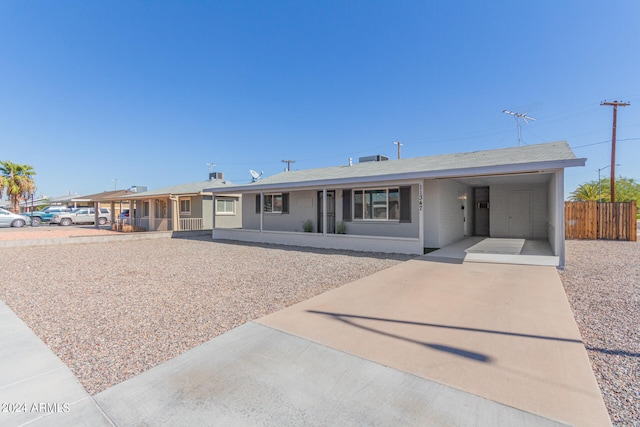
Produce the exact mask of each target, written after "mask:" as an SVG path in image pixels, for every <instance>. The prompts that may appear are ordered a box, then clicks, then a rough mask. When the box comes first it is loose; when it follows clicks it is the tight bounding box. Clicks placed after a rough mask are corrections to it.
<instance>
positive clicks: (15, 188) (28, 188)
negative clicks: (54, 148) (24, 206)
mask: <svg viewBox="0 0 640 427" xmlns="http://www.w3.org/2000/svg"><path fill="white" fill-rule="evenodd" d="M0 174H2V175H1V176H0V197H2V194H3V193H4V192H5V191H6V194H7V197H8V198H9V200H11V210H12V211H13V212H14V213H18V212H20V201H21V200H26V198H27V195H28V194H29V193H32V192H33V191H34V190H35V188H36V184H35V182H34V181H33V175H35V174H36V172H35V171H34V170H33V167H32V166H30V165H20V164H17V163H13V162H9V161H6V162H3V161H0Z"/></svg>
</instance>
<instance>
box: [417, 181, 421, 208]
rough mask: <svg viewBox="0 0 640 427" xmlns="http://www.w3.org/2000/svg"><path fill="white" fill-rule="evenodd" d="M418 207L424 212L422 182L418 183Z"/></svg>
mask: <svg viewBox="0 0 640 427" xmlns="http://www.w3.org/2000/svg"><path fill="white" fill-rule="evenodd" d="M418 208H419V209H420V212H422V183H420V184H419V185H418Z"/></svg>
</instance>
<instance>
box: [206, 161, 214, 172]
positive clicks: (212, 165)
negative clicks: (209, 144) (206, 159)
mask: <svg viewBox="0 0 640 427" xmlns="http://www.w3.org/2000/svg"><path fill="white" fill-rule="evenodd" d="M205 164H206V165H207V166H209V173H212V172H213V167H214V166H215V165H216V164H215V163H205Z"/></svg>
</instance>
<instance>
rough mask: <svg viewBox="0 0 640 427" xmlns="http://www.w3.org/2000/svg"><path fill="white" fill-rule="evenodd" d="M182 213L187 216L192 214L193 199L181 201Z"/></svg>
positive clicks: (188, 198)
mask: <svg viewBox="0 0 640 427" xmlns="http://www.w3.org/2000/svg"><path fill="white" fill-rule="evenodd" d="M180 213H181V214H186V215H189V214H191V197H187V198H185V199H180Z"/></svg>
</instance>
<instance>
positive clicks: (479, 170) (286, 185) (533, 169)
mask: <svg viewBox="0 0 640 427" xmlns="http://www.w3.org/2000/svg"><path fill="white" fill-rule="evenodd" d="M586 161H587V159H586V158H580V159H569V160H554V161H544V162H531V163H517V164H508V165H497V166H481V167H472V168H456V169H443V170H436V171H417V172H400V173H393V174H386V175H369V176H359V177H350V178H329V179H319V180H312V181H301V182H282V183H274V184H257V185H256V184H253V185H252V184H247V185H244V186H238V187H231V188H228V189H224V190H222V191H220V189H217V188H207V189H205V191H211V192H213V193H216V194H225V193H232V192H236V193H256V192H260V191H265V190H270V191H271V190H284V189H297V190H302V189H306V188H321V187H327V188H329V187H336V188H338V187H342V186H345V185H349V186H353V185H355V184H360V185H361V184H366V183H373V182H381V181H385V182H386V181H409V180H417V179H448V178H467V177H471V176H491V175H508V174H518V173H523V174H524V173H543V172H546V171H549V170H551V169H554V170H555V169H563V168H567V167H575V166H584V165H585V163H586Z"/></svg>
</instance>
